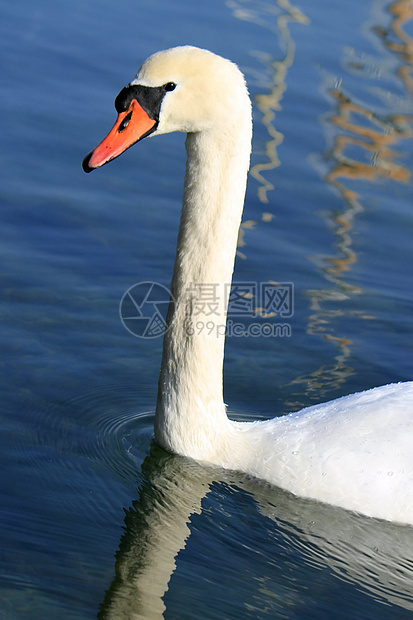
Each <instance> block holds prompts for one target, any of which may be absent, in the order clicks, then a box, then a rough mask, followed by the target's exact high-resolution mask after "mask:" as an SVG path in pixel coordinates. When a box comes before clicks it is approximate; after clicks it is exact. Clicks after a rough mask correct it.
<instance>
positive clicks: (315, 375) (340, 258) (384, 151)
mask: <svg viewBox="0 0 413 620" xmlns="http://www.w3.org/2000/svg"><path fill="white" fill-rule="evenodd" d="M388 11H389V14H390V15H391V16H392V21H391V23H390V25H389V28H388V29H384V28H381V27H377V26H376V27H375V28H374V29H373V31H374V32H375V33H376V34H377V35H378V36H379V37H380V39H381V40H382V41H383V42H384V43H385V47H386V49H388V50H390V51H392V52H395V53H397V54H398V55H401V57H402V59H403V63H404V64H403V66H402V67H400V68H399V70H398V71H397V75H398V76H399V77H401V78H402V81H403V84H404V86H405V87H406V89H407V91H408V92H411V86H412V84H411V77H410V74H411V72H412V70H413V41H412V39H411V38H410V37H408V35H407V34H406V33H405V32H404V31H403V30H402V24H403V23H405V22H406V21H407V20H410V19H411V18H412V15H413V3H412V2H411V1H409V2H406V1H405V0H402V1H401V2H395V3H394V4H393V5H391V6H390V7H389V9H388ZM390 33H391V34H392V37H393V38H392V40H391V41H390ZM349 69H350V70H352V71H353V72H354V71H356V75H357V70H358V73H359V74H360V78H361V79H363V80H366V79H371V71H369V70H367V71H366V67H365V66H364V64H363V63H359V64H358V65H356V64H355V63H352V64H350V65H349ZM377 73H378V75H377V76H376V77H378V78H379V77H380V64H378V70H377ZM371 92H374V91H373V89H372V88H370V93H371ZM376 92H377V90H376ZM386 94H387V98H388V95H389V93H386ZM377 95H379V96H380V98H381V99H383V96H382V95H383V93H382V92H380V91H378V92H377ZM328 96H329V100H330V103H331V105H332V107H334V108H335V111H334V112H333V113H332V114H331V115H330V117H329V119H328V124H329V125H330V127H331V126H333V129H334V133H335V136H334V140H333V146H332V148H331V150H330V152H329V154H328V160H329V161H330V162H332V166H331V168H330V170H329V171H328V172H327V173H326V174H325V176H324V178H325V181H326V182H327V183H328V184H329V185H331V187H332V188H334V189H335V190H337V191H338V192H339V194H340V195H341V197H342V203H343V208H342V210H340V211H339V212H337V211H335V212H328V213H326V214H324V218H325V220H326V222H327V224H328V226H329V228H330V229H332V230H333V232H334V234H335V237H336V240H335V245H334V250H335V253H334V254H330V256H327V257H324V259H323V261H322V264H321V271H322V273H323V276H324V277H325V279H326V280H327V281H328V282H329V284H330V287H329V288H327V289H324V290H309V291H307V294H308V296H309V298H310V306H311V311H312V314H311V316H310V318H309V322H308V327H307V333H309V334H313V335H318V336H320V337H321V338H323V339H324V340H327V341H329V342H333V343H334V344H335V346H336V347H337V348H338V352H337V353H336V355H335V356H334V362H333V363H332V364H330V365H328V366H321V367H320V368H318V369H317V370H316V371H314V372H312V373H310V374H309V375H307V376H302V377H299V378H297V379H296V380H295V381H294V383H300V384H305V385H306V391H307V394H310V393H312V392H315V393H317V397H318V396H319V395H320V392H321V394H323V393H325V392H326V391H328V390H329V389H333V388H337V387H338V386H339V385H340V384H342V383H343V382H344V381H345V380H346V378H347V377H348V376H349V375H351V374H352V373H353V370H352V368H351V366H349V364H348V359H349V357H350V354H351V345H352V340H351V338H349V337H340V336H337V335H336V334H334V327H333V326H332V325H331V319H332V318H333V317H335V316H339V315H340V314H344V312H341V311H340V310H337V311H332V310H326V309H325V306H324V304H326V305H328V303H329V302H331V300H335V301H336V302H340V301H343V300H344V299H347V298H348V297H351V296H352V295H355V294H358V293H361V292H362V291H361V289H359V288H358V287H356V286H354V285H351V284H350V283H349V282H347V281H346V280H345V279H344V275H345V273H346V272H348V271H349V270H350V269H351V267H352V265H353V264H354V263H355V262H356V261H357V255H356V253H355V252H354V250H353V248H352V243H353V241H352V232H353V226H354V218H355V216H356V215H357V214H358V213H359V212H360V211H362V210H363V196H362V194H360V192H357V191H356V190H355V189H354V185H355V184H356V183H355V182H357V181H363V182H366V181H367V182H370V183H377V182H381V181H383V180H385V179H391V180H392V181H394V182H397V183H408V182H409V181H410V178H411V174H410V171H409V170H408V169H407V168H406V167H405V166H404V165H403V164H402V163H400V162H398V158H399V157H400V155H401V151H400V147H401V144H402V141H403V140H405V139H406V138H411V137H412V127H411V123H412V120H413V119H412V116H410V115H406V114H401V113H398V114H391V113H389V114H379V113H377V112H376V111H375V110H374V109H371V108H370V107H369V106H368V105H364V104H363V103H361V102H360V100H359V96H357V97H353V96H352V95H351V94H350V93H349V92H348V91H346V92H344V90H343V89H342V88H341V83H339V84H336V86H335V87H334V88H331V89H330V90H329V92H328ZM356 99H358V101H357V103H356V102H355V100H356ZM360 187H361V188H362V185H361V184H360ZM361 192H362V189H361ZM331 284H333V286H334V288H333V289H332V288H331ZM352 314H353V315H354V314H355V313H354V312H353V313H352ZM358 316H359V318H364V319H369V318H371V317H369V316H367V315H363V314H359V315H358Z"/></svg>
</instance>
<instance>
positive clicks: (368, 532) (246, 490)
mask: <svg viewBox="0 0 413 620" xmlns="http://www.w3.org/2000/svg"><path fill="white" fill-rule="evenodd" d="M142 474H143V476H144V480H145V482H144V483H143V486H142V488H141V491H140V496H139V498H138V499H137V500H136V501H134V502H133V504H132V506H131V507H130V508H129V509H128V510H127V511H126V513H125V528H124V529H125V531H124V534H123V536H122V538H121V541H120V544H119V549H118V551H117V554H116V563H115V577H114V579H113V582H112V584H111V585H110V588H109V589H108V591H107V592H106V595H105V599H104V601H103V603H102V606H101V610H100V612H99V614H98V617H99V618H100V619H101V620H103V619H104V620H112V619H113V620H115V619H116V620H119V619H121V618H142V619H143V618H145V619H148V620H152V619H153V620H155V619H159V618H162V617H163V614H164V612H165V609H166V608H165V603H164V601H163V598H164V596H165V594H166V593H167V592H168V589H169V587H171V589H172V591H173V588H174V585H173V582H172V584H170V580H171V576H172V575H173V573H174V571H175V570H176V561H177V560H176V559H177V556H178V554H179V552H181V551H182V550H183V549H184V548H185V546H186V545H187V544H190V541H189V537H190V535H191V530H192V529H193V528H194V527H196V526H193V525H191V517H192V516H193V515H195V514H197V515H200V517H199V518H200V519H201V520H202V519H206V518H207V517H206V516H205V515H202V503H203V500H205V498H206V496H207V494H208V493H210V492H212V493H214V492H215V493H217V492H219V493H221V494H224V496H225V500H228V499H229V496H230V495H232V498H233V499H234V493H235V500H234V501H235V505H237V503H239V504H242V503H243V502H242V498H243V497H244V498H245V497H246V496H247V497H250V500H251V502H253V503H255V505H256V511H257V516H258V521H256V524H257V523H258V526H259V529H261V531H259V529H257V528H255V529H254V531H251V532H248V539H246V540H241V541H240V544H242V546H243V548H244V550H246V552H248V554H249V555H250V556H251V564H252V566H251V573H250V575H253V574H254V572H253V565H254V564H255V563H257V562H258V563H259V564H260V566H259V574H260V577H256V579H255V581H257V580H258V581H260V580H261V581H262V583H258V581H257V583H254V581H253V583H252V587H253V588H254V590H255V596H257V591H259V590H262V588H263V587H264V588H265V589H267V591H271V589H275V588H277V581H279V580H280V579H283V582H284V587H285V575H282V573H283V572H284V571H287V563H288V564H290V562H291V557H292V556H293V561H294V565H295V567H296V568H295V571H296V573H297V572H298V576H297V574H295V576H294V579H293V577H292V576H291V577H290V582H289V587H290V588H291V590H294V588H295V587H296V583H295V582H296V581H297V578H298V579H299V570H298V566H299V564H302V565H303V566H304V569H303V575H304V577H303V579H305V578H306V575H307V574H308V573H306V571H305V567H306V566H307V567H313V568H316V569H320V570H322V569H329V570H330V571H331V572H333V573H334V574H335V575H336V578H337V579H339V580H342V581H345V582H347V583H351V584H354V585H355V586H356V587H357V588H358V589H362V590H364V592H365V593H366V594H368V595H370V596H371V597H372V598H374V599H375V600H379V601H382V602H383V603H384V602H386V603H388V604H392V605H397V606H399V607H400V608H402V609H405V610H409V611H413V599H412V591H413V530H412V528H411V527H409V526H407V527H403V526H396V525H393V524H391V523H387V522H382V521H378V520H374V519H368V518H365V517H362V516H359V515H357V514H353V513H351V512H348V511H345V510H341V509H337V508H334V507H330V506H325V505H323V504H319V503H316V502H312V501H308V500H303V499H299V498H295V497H293V496H292V495H290V494H288V493H285V492H284V491H281V490H279V489H277V488H275V487H272V486H270V485H267V484H264V483H261V482H259V481H257V480H254V479H249V478H247V477H245V476H242V475H240V474H238V473H232V472H227V471H224V470H221V469H219V468H212V467H204V466H203V465H201V464H199V463H197V462H196V461H192V460H191V459H187V458H184V457H179V456H174V455H170V454H167V453H166V452H164V451H163V450H162V449H160V448H158V447H157V446H155V445H154V444H153V445H152V446H151V452H150V456H148V457H147V458H146V459H145V461H144V462H143V464H142ZM211 489H212V491H211ZM229 503H230V502H229V501H225V520H226V521H227V522H228V520H229V522H230V523H231V522H233V523H235V524H236V521H237V518H238V517H237V515H236V514H234V513H232V514H231V513H229V514H228V510H229V506H228V504H229ZM244 503H245V502H244ZM259 514H260V515H261V516H259ZM212 518H213V519H218V523H216V529H215V532H216V536H218V534H219V531H220V528H221V526H222V523H221V521H224V516H223V515H220V514H217V515H215V514H213V515H212ZM198 523H199V522H198ZM214 525H215V524H214ZM242 526H243V527H242ZM246 527H247V526H246V525H245V524H244V523H242V524H241V525H240V526H239V527H235V528H234V530H233V531H232V532H231V534H232V536H242V535H243V534H244V532H245V529H246ZM227 536H228V531H226V535H225V540H226V539H227ZM263 537H265V539H266V540H265V546H268V545H269V546H270V547H269V553H274V554H275V555H274V557H273V561H272V563H271V565H269V564H268V563H267V564H266V563H265V559H264V558H263V557H261V553H262V539H263ZM258 540H259V541H260V542H258ZM232 543H234V540H232ZM232 543H231V544H232ZM224 544H226V543H225V542H224ZM254 545H256V547H254ZM213 548H214V543H212V544H211V551H212V549H213ZM286 550H287V552H288V553H287V552H286ZM200 554H203V555H204V556H207V555H208V550H207V549H202V551H200ZM286 555H287V557H285V556H286ZM209 561H210V562H211V561H212V562H213V560H209ZM261 564H263V565H261ZM269 569H271V570H269ZM178 570H179V569H178ZM237 570H238V569H237ZM200 572H202V571H200ZM240 573H242V568H241V567H240ZM215 575H216V578H215V579H214V583H213V584H212V587H219V585H220V582H221V581H222V580H223V579H224V580H225V577H223V574H222V572H221V571H220V567H219V566H216V573H215ZM243 578H245V576H244V575H242V574H240V576H239V579H240V583H241V580H242V579H243ZM198 582H199V583H200V580H199V581H197V583H198ZM199 587H200V588H203V585H202V584H201V583H200V585H199ZM298 587H300V584H298ZM243 589H244V586H243ZM239 591H243V590H241V586H240V587H238V588H237V592H239ZM247 596H248V587H245V597H247ZM262 596H263V597H265V594H262ZM269 601H270V602H271V597H269V598H268V600H266V605H267V612H268V615H271V614H272V613H274V610H271V608H268V605H269ZM292 601H294V598H293V597H292ZM240 603H241V604H242V605H244V606H246V604H247V601H246V600H244V601H238V604H240ZM274 604H275V601H274ZM297 604H301V600H300V601H297ZM244 608H245V609H246V607H244ZM291 612H292V613H293V607H291Z"/></svg>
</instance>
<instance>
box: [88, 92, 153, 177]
mask: <svg viewBox="0 0 413 620" xmlns="http://www.w3.org/2000/svg"><path fill="white" fill-rule="evenodd" d="M156 125H157V121H155V120H153V118H150V116H148V114H147V113H146V112H145V110H144V109H143V108H142V107H141V106H140V105H139V103H138V102H137V101H136V99H132V102H131V104H130V106H129V108H128V109H127V110H126V112H121V113H120V114H118V118H117V119H116V123H115V124H114V125H113V127H112V129H111V130H110V132H109V133H108V135H107V136H106V138H104V140H102V142H101V143H100V144H99V145H98V146H97V147H96V148H95V149H94V150H93V151H91V152H90V153H89V154H88V155H86V157H85V158H84V160H83V164H82V166H83V170H84V171H85V172H92V170H94V169H95V168H99V167H100V166H103V164H106V163H107V162H108V161H111V159H115V157H118V155H120V154H121V153H123V151H126V149H128V148H129V147H130V146H132V145H133V144H135V142H138V140H141V139H142V138H145V136H147V135H149V134H150V133H152V132H153V131H154V130H155V129H156Z"/></svg>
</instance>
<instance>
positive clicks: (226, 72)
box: [83, 46, 251, 172]
mask: <svg viewBox="0 0 413 620" xmlns="http://www.w3.org/2000/svg"><path fill="white" fill-rule="evenodd" d="M115 108H116V111H117V113H118V117H117V120H116V122H115V124H114V126H113V128H112V129H111V131H110V132H109V134H108V135H107V136H106V138H105V139H104V140H103V141H102V142H101V143H100V144H99V145H98V146H97V147H96V148H95V149H94V150H93V151H91V152H90V153H89V154H88V155H87V156H86V157H85V159H84V160H83V169H84V171H85V172H91V171H92V170H94V169H95V168H99V167H100V166H103V165H104V164H106V163H107V162H108V161H111V160H112V159H115V158H116V157H118V155H120V154H121V153H123V152H124V151H125V150H126V149H128V148H129V147H130V146H132V145H133V144H135V143H136V142H138V141H139V140H142V139H143V138H145V137H147V136H155V135H158V134H163V133H170V132H173V131H181V132H186V133H198V132H203V131H216V132H219V133H222V132H224V133H228V132H231V131H235V132H236V131H242V130H244V125H245V118H247V122H248V123H249V124H251V103H250V99H249V96H248V91H247V88H246V85H245V80H244V77H243V75H242V73H241V72H240V71H239V69H238V67H237V66H236V65H235V64H233V63H232V62H230V61H229V60H226V59H224V58H222V57H221V56H217V55H216V54H213V53H212V52H209V51H208V50H203V49H199V48H196V47H191V46H183V47H175V48H172V49H169V50H165V51H162V52H157V53H156V54H154V55H153V56H150V57H149V58H148V59H147V60H146V61H145V62H144V63H143V65H142V66H141V68H140V69H139V71H138V73H137V74H136V76H135V78H134V79H133V80H132V82H130V83H129V84H128V85H127V86H125V88H123V89H122V90H121V91H120V93H119V94H118V96H117V97H116V99H115Z"/></svg>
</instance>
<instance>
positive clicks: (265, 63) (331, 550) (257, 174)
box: [0, 0, 413, 620]
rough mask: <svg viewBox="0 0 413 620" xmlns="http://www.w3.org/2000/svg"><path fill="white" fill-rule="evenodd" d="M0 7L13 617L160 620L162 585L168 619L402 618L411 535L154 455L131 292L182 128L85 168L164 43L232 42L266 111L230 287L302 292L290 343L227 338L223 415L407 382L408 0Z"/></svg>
mask: <svg viewBox="0 0 413 620" xmlns="http://www.w3.org/2000/svg"><path fill="white" fill-rule="evenodd" d="M0 10H1V13H0V14H1V19H0V34H1V37H0V41H1V43H0V45H1V48H2V54H1V57H2V79H1V82H0V90H1V103H0V105H1V116H0V118H1V128H2V131H1V142H0V144H1V146H0V157H1V171H2V182H1V184H0V196H1V210H0V219H1V227H0V231H1V232H0V237H1V242H0V274H1V295H2V305H1V308H2V313H1V324H0V330H1V344H2V355H1V379H0V381H1V403H2V407H1V414H0V415H1V418H0V424H1V429H2V433H1V438H0V459H1V472H2V475H1V478H0V493H1V503H0V519H1V527H0V532H1V544H0V588H1V590H0V597H1V604H0V618H1V619H2V620H3V618H4V619H7V620H9V619H12V620H14V619H21V618H30V619H37V618H39V619H45V618H47V619H48V618H59V619H65V618H79V619H80V618H82V619H83V618H85V619H86V618H93V617H96V614H97V613H98V610H99V608H101V612H100V614H101V616H100V617H104V618H110V617H113V618H132V617H133V615H132V612H133V611H135V612H136V613H137V612H138V610H139V609H144V608H145V609H146V610H148V609H151V610H152V612H153V617H159V614H158V615H157V613H158V612H157V611H156V610H159V609H160V610H161V608H162V603H161V602H160V594H159V592H161V593H162V592H163V590H165V589H166V588H168V591H167V593H166V595H165V596H164V604H165V606H166V612H165V617H166V618H180V619H182V618H200V619H203V618H220V619H221V618H239V617H245V618H261V617H271V618H273V617H277V618H278V617H279V618H317V619H318V618H331V617H337V618H348V617H352V618H374V619H377V618H404V617H409V615H410V614H411V612H412V610H413V603H412V599H411V592H412V589H413V540H412V539H413V531H412V530H411V528H402V527H396V526H391V525H389V524H381V523H376V522H374V521H371V520H368V519H363V518H360V517H357V516H354V515H350V514H347V513H345V512H343V511H337V510H335V509H332V508H328V507H322V506H321V507H320V506H316V505H314V504H312V503H311V502H303V501H301V500H296V499H294V498H291V497H289V496H288V495H287V494H284V493H281V492H279V491H277V490H276V489H271V488H269V487H266V486H264V485H261V484H259V483H257V482H254V481H249V480H246V479H243V478H242V477H241V476H238V475H236V474H234V475H232V474H230V473H228V472H227V473H225V472H220V471H216V470H212V471H209V470H207V469H205V468H201V467H200V466H197V465H196V464H194V463H190V462H187V461H185V459H183V460H182V459H177V458H176V457H168V456H167V455H166V454H164V453H163V452H162V451H160V450H157V449H155V448H154V447H152V456H151V457H149V454H150V450H151V437H152V425H153V414H152V412H153V408H154V405H155V398H156V385H157V374H158V368H159V363H160V353H161V339H160V338H158V339H150V340H144V339H138V338H134V337H133V336H132V335H131V334H130V333H129V332H127V331H126V330H125V329H124V327H123V325H122V323H121V321H120V318H119V302H120V300H121V298H122V296H123V294H124V293H125V291H126V290H127V289H128V288H129V287H131V286H133V285H134V284H135V283H138V282H142V281H153V282H159V283H161V284H163V285H166V286H167V285H168V283H169V280H170V276H171V269H172V261H173V257H174V251H175V239H176V231H177V226H178V221H179V208H180V200H181V187H182V179H183V171H184V158H185V154H184V147H183V140H184V137H183V136H182V135H173V136H165V137H162V138H159V139H154V140H146V141H144V142H142V143H141V144H140V145H138V146H137V147H135V149H132V150H130V151H128V153H127V154H125V155H123V156H122V157H121V158H120V159H118V160H117V161H115V162H112V163H111V164H110V165H109V166H106V167H105V168H104V169H102V170H100V171H97V172H95V173H93V174H92V175H88V176H86V175H84V174H83V172H82V170H81V167H80V164H81V160H82V158H83V156H84V155H85V154H86V153H87V152H88V151H89V150H90V149H91V148H92V147H93V146H95V145H96V144H97V143H98V142H99V141H100V140H101V139H102V138H103V136H104V135H106V133H107V131H108V130H109V128H110V127H111V125H112V123H113V122H114V119H115V111H114V109H113V100H114V97H115V96H116V94H117V93H118V92H119V90H120V89H121V88H122V87H123V86H124V85H125V84H126V83H127V82H128V81H129V80H130V79H132V77H133V76H134V74H135V72H136V70H137V69H138V67H139V65H140V63H141V62H142V61H143V60H144V59H145V58H146V57H147V56H148V55H149V54H151V53H153V52H154V51H156V50H158V49H164V48H167V47H171V46H173V45H178V44H186V43H189V44H193V45H198V46H200V47H206V48H209V49H211V50H213V51H215V52H217V53H219V54H221V55H224V56H226V57H229V58H231V59H232V60H234V61H235V62H237V63H238V64H239V65H240V67H241V69H242V70H243V71H244V73H245V75H246V78H247V81H248V84H249V88H250V92H251V96H252V98H253V102H254V124H255V128H254V143H253V156H252V170H251V175H250V180H249V187H248V193H247V201H246V207H245V212H244V226H243V238H242V245H241V246H240V248H239V257H238V259H237V263H236V272H235V279H236V280H238V281H241V282H242V281H243V282H246V281H252V282H257V283H260V282H268V281H275V282H292V283H293V284H294V315H293V317H291V318H289V319H288V324H289V325H290V328H291V337H288V338H254V339H252V338H235V337H234V338H230V339H228V342H227V347H226V363H225V400H226V402H227V403H228V404H229V408H230V411H231V412H232V415H234V416H235V417H237V418H238V419H252V418H257V417H262V418H266V417H272V416H273V415H277V414H281V413H285V412H287V411H290V410H292V409H298V408H299V407H302V406H305V405H308V404H313V403H316V402H320V401H323V400H327V399H330V398H334V397H337V396H340V395H343V394H347V393H350V392H354V391H357V390H360V389H365V388H369V387H372V386H375V385H380V384H383V383H389V382H392V381H401V380H406V379H411V378H412V377H413V362H412V344H411V342H412V331H413V330H412V320H411V317H412V313H413V287H412V277H411V266H412V264H413V249H412V248H413V244H412V241H411V239H412V232H413V209H412V179H411V174H412V169H413V156H412V142H413V140H412V136H413V101H412V95H413V22H412V17H413V5H412V3H411V2H406V1H399V2H397V1H395V2H393V3H387V2H384V1H381V0H377V1H372V2H370V1H369V2H364V3H359V2H357V1H356V0H351V1H350V2H348V1H344V0H341V1H338V2H334V3H332V2H326V1H322V0H317V1H315V2H311V3H305V2H300V3H299V4H294V5H293V4H290V3H289V2H288V1H281V0H279V2H275V1H274V2H270V1H262V2H261V1H259V0H228V2H223V1H219V0H211V1H210V2H208V3H195V2H188V1H184V0H176V1H175V2H173V3H171V2H165V1H162V0H154V1H153V2H152V3H143V2H141V1H140V0H137V1H135V2H133V1H132V0H121V1H120V2H117V3H116V5H115V4H114V3H110V2H106V1H105V0H93V1H91V2H88V3H85V2H80V1H77V0H74V1H72V2H70V3H67V2H62V1H61V0H56V1H55V2H53V3H48V2H45V1H44V0H39V1H38V2H35V3H33V2H28V1H27V0H23V1H21V2H19V3H12V2H10V0H3V1H1V2H0ZM208 489H209V492H208V493H207V491H208ZM165 507H166V508H165ZM125 511H126V513H125ZM125 515H126V516H125ZM171 524H172V525H171ZM186 524H187V525H186ZM168 528H169V529H168ZM164 537H165V540H164ZM185 539H186V546H185V544H184V542H185ZM119 546H120V547H119ZM118 548H120V550H119V551H117V550H118ZM116 553H117V564H116V571H117V575H118V576H117V578H116V579H115V580H114V576H115V554H116ZM175 556H176V557H175ZM174 558H175V560H174ZM174 562H175V564H176V570H175V571H174V572H173V568H174ZM142 566H144V567H146V568H142ZM162 567H164V569H163V570H162ZM145 571H147V572H148V574H147V575H146V577H145ZM168 571H169V573H168ZM172 573H173V574H172ZM171 574H172V577H171V579H170V582H169V586H168V585H167V584H168V581H169V576H170V575H171ZM155 575H158V577H157V579H158V580H159V582H160V585H159V587H158V588H156V587H154V588H153V592H152V591H151V588H148V587H146V586H145V587H143V586H142V583H146V582H145V581H144V579H145V578H147V579H148V580H149V583H151V584H152V583H155V582H156V578H155ZM142 580H143V581H142ZM162 588H163V589H162ZM107 590H108V593H107V594H106V595H105V592H106V591H107ZM140 591H143V592H144V593H146V594H145V595H146V597H147V600H146V601H143V602H142V596H141V595H140V594H139V592H140ZM145 605H146V607H145ZM159 606H160V607H159ZM142 613H143V612H142ZM159 613H161V611H160V612H159ZM145 614H146V617H150V615H149V612H148V611H146V612H145Z"/></svg>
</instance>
